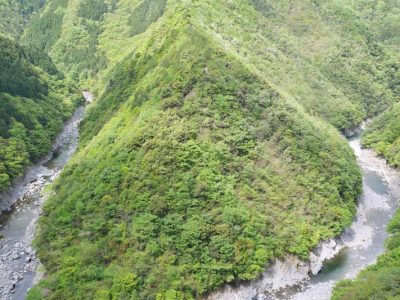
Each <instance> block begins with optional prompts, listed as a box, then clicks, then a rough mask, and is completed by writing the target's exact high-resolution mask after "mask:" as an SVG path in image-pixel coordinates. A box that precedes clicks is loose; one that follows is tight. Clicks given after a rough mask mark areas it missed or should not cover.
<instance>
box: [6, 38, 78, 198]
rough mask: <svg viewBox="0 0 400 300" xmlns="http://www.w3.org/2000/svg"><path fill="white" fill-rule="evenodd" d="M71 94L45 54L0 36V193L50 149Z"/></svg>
mask: <svg viewBox="0 0 400 300" xmlns="http://www.w3.org/2000/svg"><path fill="white" fill-rule="evenodd" d="M77 95H78V91H77V89H76V88H75V87H74V86H73V85H72V84H70V83H66V82H64V79H63V78H62V75H61V74H60V73H59V72H58V70H57V69H56V68H55V66H54V65H53V63H52V61H51V59H50V58H49V57H48V56H47V55H46V54H45V53H43V52H42V51H40V50H35V49H32V48H23V47H21V46H19V45H18V44H16V43H15V42H14V41H12V40H9V39H7V38H5V37H2V36H0V107H1V109H0V192H1V191H3V190H4V189H6V188H7V187H8V186H9V184H10V183H11V181H12V180H13V179H14V178H16V177H18V176H19V175H21V173H22V172H23V170H24V167H25V166H26V165H27V164H29V163H30V162H32V161H35V160H37V159H39V158H40V157H41V156H43V155H44V154H46V153H47V152H48V151H49V150H50V149H51V142H52V140H53V138H54V137H55V135H56V134H57V132H58V131H59V130H60V129H61V127H62V124H63V121H64V120H66V119H67V118H68V117H69V116H70V115H71V113H72V111H73V109H74V107H75V106H76V105H77V103H78V102H79V100H80V97H79V96H77Z"/></svg>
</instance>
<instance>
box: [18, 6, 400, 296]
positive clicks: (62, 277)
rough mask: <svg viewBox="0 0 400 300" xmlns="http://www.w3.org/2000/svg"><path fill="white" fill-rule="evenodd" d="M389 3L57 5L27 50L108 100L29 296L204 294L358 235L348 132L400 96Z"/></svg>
mask: <svg viewBox="0 0 400 300" xmlns="http://www.w3.org/2000/svg"><path fill="white" fill-rule="evenodd" d="M373 2H374V1H364V0H353V1H344V0H343V1H342V0H330V1H323V2H321V1H312V0H306V1H296V2H293V1H284V0H282V1H267V0H237V1H215V0H202V1H195V0H183V1H182V0H169V1H164V0H157V1H147V0H119V1H114V0H96V1H89V0H74V1H72V0H70V1H61V0H48V1H47V2H46V4H45V6H44V7H43V8H42V9H41V10H40V12H39V13H38V14H36V15H35V16H34V17H33V19H32V22H31V24H30V25H29V27H28V29H27V30H26V31H25V33H24V35H23V37H22V41H23V42H24V43H26V44H28V45H31V46H33V47H36V48H39V49H42V50H45V51H47V52H48V53H49V55H50V56H51V57H52V59H53V60H54V62H55V63H56V65H57V66H58V67H59V68H60V69H61V70H62V71H64V72H65V73H66V74H67V78H69V79H71V80H73V81H76V82H79V83H80V84H81V86H83V87H90V88H91V90H94V91H95V92H96V93H97V97H96V98H97V101H96V102H95V103H94V104H93V105H91V106H90V107H89V108H88V111H87V115H86V117H85V119H84V121H83V122H82V126H81V141H80V145H79V149H78V152H77V154H76V155H75V156H74V158H73V159H72V160H71V161H70V163H69V164H68V165H67V167H66V168H65V170H64V171H63V172H62V174H61V176H60V178H59V180H58V181H57V182H56V183H55V184H54V185H53V192H54V193H53V194H52V196H51V197H50V198H49V199H48V201H47V204H46V205H45V207H44V211H43V216H42V218H41V220H40V224H39V231H38V235H37V238H36V242H35V243H36V247H37V249H38V255H39V257H40V259H41V261H42V262H43V264H44V265H45V267H46V270H47V273H48V274H47V275H48V276H47V277H46V278H45V279H43V280H42V281H41V282H40V283H39V284H38V285H37V286H36V287H35V288H34V289H32V290H31V292H30V293H29V298H30V299H41V298H46V299H157V300H167V299H168V300H170V299H194V298H200V297H201V296H203V295H205V294H207V293H208V292H210V291H212V290H214V289H216V288H218V287H220V286H222V285H223V284H224V283H229V282H236V281H243V280H250V279H254V278H256V277H257V276H259V275H260V273H261V272H262V270H263V269H264V268H265V266H266V265H267V264H268V263H269V261H270V260H271V259H273V258H277V257H282V256H284V255H285V254H287V253H292V254H295V255H298V256H300V257H302V258H307V257H308V253H309V251H310V249H312V248H313V247H315V246H316V245H317V244H318V243H319V242H320V241H321V240H324V239H328V238H330V237H333V236H336V235H338V234H340V233H341V232H342V230H343V229H344V228H345V227H346V226H348V225H349V224H350V223H351V221H352V217H353V214H354V211H355V199H356V197H357V195H358V194H359V192H360V187H361V175H360V173H359V170H358V167H357V165H356V162H355V157H354V155H353V153H352V151H351V149H350V148H349V147H348V145H347V142H346V140H345V139H344V138H343V137H342V136H341V135H340V134H339V132H338V130H345V129H347V128H351V127H353V126H356V125H358V124H360V123H361V122H362V120H364V119H365V118H366V117H370V116H375V115H377V114H379V113H381V112H383V111H385V110H386V109H387V108H389V107H391V106H392V105H393V104H394V103H396V102H397V101H398V100H399V93H398V84H397V83H398V80H399V77H398V72H397V71H396V70H398V62H399V60H398V53H397V52H396V46H395V45H396V43H397V41H396V38H397V37H396V34H395V29H393V33H392V34H384V31H383V30H382V29H383V28H384V27H385V26H392V27H394V28H395V27H396V22H397V21H396V16H397V14H396V10H395V9H394V10H393V9H392V8H393V7H391V6H390V5H392V4H390V3H388V4H387V5H388V6H390V7H391V8H390V7H389V8H388V7H386V6H385V5H380V6H379V9H375V7H374V5H373ZM393 11H394V12H393ZM371 14H372V15H371ZM382 14H386V15H387V16H388V18H389V15H390V16H391V17H390V18H391V20H392V21H390V22H389V21H388V22H389V23H380V21H381V18H380V17H376V16H375V15H382ZM386 15H385V16H386ZM92 84H93V86H92ZM40 87H41V86H40V85H38V88H40Z"/></svg>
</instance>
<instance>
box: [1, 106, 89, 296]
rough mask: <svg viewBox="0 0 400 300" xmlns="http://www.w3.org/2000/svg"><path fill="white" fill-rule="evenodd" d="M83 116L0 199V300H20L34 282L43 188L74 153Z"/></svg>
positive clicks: (76, 116) (77, 115) (69, 124)
mask: <svg viewBox="0 0 400 300" xmlns="http://www.w3.org/2000/svg"><path fill="white" fill-rule="evenodd" d="M91 99H92V98H91ZM83 113H84V107H80V108H78V109H77V110H76V111H75V113H74V115H73V116H72V118H71V119H70V120H69V121H68V122H66V124H65V126H64V128H63V130H62V132H61V133H60V134H59V136H58V137H57V138H56V140H55V141H54V144H53V150H52V152H51V153H49V155H47V156H46V157H44V158H43V159H42V160H41V161H40V162H38V163H37V164H35V165H33V166H30V167H28V168H27V170H26V172H25V175H24V176H23V178H20V179H19V180H17V181H16V182H15V183H14V184H13V185H12V187H11V188H10V189H9V190H8V191H7V192H6V193H3V194H2V195H0V211H1V215H0V270H1V272H0V299H7V300H8V299H24V298H25V296H26V293H27V290H28V289H29V288H30V287H31V286H32V285H33V284H34V282H35V280H37V278H36V277H37V276H36V275H37V267H38V265H39V264H40V262H39V260H38V259H37V257H36V253H35V251H34V249H33V247H32V240H33V236H34V232H35V227H36V222H37V220H38V218H39V216H40V213H41V208H42V205H43V202H44V200H45V198H46V196H45V192H44V191H45V187H46V186H47V185H48V184H49V183H51V182H53V181H54V180H55V179H56V178H57V177H58V175H59V174H60V172H61V170H62V169H63V167H64V166H65V164H66V163H67V161H68V160H69V158H70V157H71V156H72V154H73V153H74V152H75V150H76V147H77V144H78V134H79V123H80V121H81V120H82V118H83Z"/></svg>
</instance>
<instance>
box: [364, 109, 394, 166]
mask: <svg viewBox="0 0 400 300" xmlns="http://www.w3.org/2000/svg"><path fill="white" fill-rule="evenodd" d="M362 143H363V145H364V146H366V147H371V148H373V149H374V150H375V151H376V152H377V153H378V154H381V155H383V156H384V157H385V158H386V159H387V160H388V162H389V163H390V164H391V165H392V166H395V167H400V103H397V104H395V105H394V106H393V108H392V109H390V110H388V111H386V112H385V113H383V114H381V115H380V116H379V117H377V118H376V119H374V120H373V122H372V123H371V124H370V125H369V126H368V128H367V130H366V131H365V133H364V136H363V139H362Z"/></svg>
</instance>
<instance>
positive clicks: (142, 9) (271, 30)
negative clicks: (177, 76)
mask: <svg viewBox="0 0 400 300" xmlns="http://www.w3.org/2000/svg"><path fill="white" fill-rule="evenodd" d="M92 2H93V1H90V2H87V1H84V0H76V1H55V0H53V1H48V4H47V6H46V8H45V9H44V10H43V11H42V14H41V15H40V16H38V17H37V18H35V20H34V21H33V24H32V26H30V28H29V30H28V31H27V33H26V34H25V36H24V41H25V42H27V43H33V44H35V45H36V46H39V47H42V48H44V49H46V50H47V51H49V52H50V55H51V56H52V58H53V59H54V60H55V61H56V62H57V63H58V64H59V65H60V66H61V68H62V70H64V71H66V72H68V73H69V74H70V76H72V77H73V78H76V79H79V80H80V81H81V82H82V83H83V84H84V85H86V86H89V87H90V88H92V89H98V90H99V93H101V92H102V91H103V90H104V89H103V85H104V84H106V80H105V82H104V81H103V80H100V84H97V85H96V86H95V87H92V86H90V83H93V79H95V78H97V77H98V76H99V71H101V70H104V69H105V68H106V69H107V68H110V67H114V66H115V64H116V63H118V62H119V61H121V59H123V58H124V56H126V55H128V54H129V53H130V52H131V51H133V50H134V49H135V48H136V47H138V45H140V44H141V42H142V41H141V40H142V37H143V35H142V34H141V33H143V32H144V31H145V30H146V29H148V28H151V26H152V24H153V23H154V22H156V21H157V20H158V18H159V17H160V16H162V15H163V12H164V11H165V5H166V1H165V0H157V1H149V0H141V1H139V0H121V1H105V0H98V1H96V2H95V3H92ZM390 3H391V2H390ZM169 5H170V6H174V5H176V3H175V1H171V3H170V4H169ZM182 5H186V6H187V8H188V10H189V7H190V11H191V12H190V14H191V16H190V17H191V19H192V22H194V23H196V24H197V26H199V27H200V28H202V30H204V31H205V32H207V33H208V34H209V35H212V36H213V38H214V39H215V40H216V41H217V42H218V43H220V44H221V45H223V47H224V49H225V51H227V52H228V53H230V54H231V55H233V56H236V57H237V58H238V59H240V60H241V61H242V62H243V63H245V64H246V65H247V66H248V67H249V68H251V69H252V72H256V73H257V74H259V76H261V77H263V78H264V79H265V80H266V81H268V82H269V83H270V84H271V85H274V86H275V87H276V88H277V89H279V90H281V91H285V93H290V94H291V96H292V97H293V98H294V99H295V100H296V101H298V102H299V103H301V104H302V105H303V106H304V107H305V108H306V110H307V112H308V113H310V114H312V115H318V116H320V117H322V118H324V119H325V120H327V121H328V122H329V123H331V124H332V125H334V126H335V127H337V128H338V129H340V130H342V129H345V128H351V127H353V126H355V125H357V124H359V123H360V122H361V121H362V120H363V119H365V118H366V117H367V116H368V117H371V116H374V115H376V114H377V113H380V112H382V111H384V110H385V109H386V108H388V107H389V106H390V105H391V104H392V103H394V102H396V101H398V100H399V93H398V85H397V84H396V82H398V74H397V73H393V70H394V69H398V61H399V60H398V58H399V57H398V54H397V51H394V49H393V48H391V47H386V44H388V45H393V44H396V41H395V34H394V33H392V34H389V33H388V34H386V35H384V34H383V33H382V32H381V31H380V29H382V28H385V27H388V26H391V27H394V28H395V25H396V19H395V17H396V16H397V15H398V14H396V10H395V9H394V12H393V9H392V6H393V4H392V6H390V4H389V3H388V4H387V6H388V7H384V8H381V9H380V10H379V12H381V11H383V12H382V13H381V14H383V13H386V14H390V15H388V16H385V17H384V18H380V17H376V16H374V15H373V12H371V11H372V10H373V3H372V1H362V0H353V1H340V0H335V1H334V0H331V1H324V2H322V3H317V2H315V1H296V2H293V1H283V0H281V1H274V2H272V1H271V2H270V1H267V0H251V1H250V0H248V1H231V2H228V3H227V2H226V1H195V2H193V3H191V1H182ZM382 5H383V4H382ZM88 7H90V9H88ZM368 13H370V14H372V15H373V16H370V15H369V14H368ZM377 15H378V14H377ZM392 15H393V16H392ZM227 16H229V17H227ZM379 16H380V15H379ZM382 19H385V20H387V21H386V22H387V23H388V22H389V21H390V20H393V21H392V23H390V24H386V23H384V22H382V21H381V20H382ZM378 21H380V22H381V23H379V22H378ZM392 31H394V29H393V30H392ZM105 74H107V72H100V78H103V75H104V76H105Z"/></svg>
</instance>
